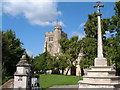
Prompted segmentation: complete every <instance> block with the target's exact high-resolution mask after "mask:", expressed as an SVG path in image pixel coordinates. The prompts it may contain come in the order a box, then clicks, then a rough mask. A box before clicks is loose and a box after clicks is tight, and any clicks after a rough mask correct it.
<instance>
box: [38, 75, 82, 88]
mask: <svg viewBox="0 0 120 90" xmlns="http://www.w3.org/2000/svg"><path fill="white" fill-rule="evenodd" d="M80 79H82V77H80ZM39 81H40V86H41V87H42V88H49V87H51V86H54V85H75V84H78V81H79V77H78V76H65V75H55V74H52V75H49V74H47V75H45V74H42V75H40V78H39Z"/></svg>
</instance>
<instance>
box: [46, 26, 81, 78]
mask: <svg viewBox="0 0 120 90" xmlns="http://www.w3.org/2000/svg"><path fill="white" fill-rule="evenodd" d="M62 38H67V34H66V33H65V32H63V31H62V26H55V27H54V31H50V32H46V34H45V42H44V52H46V51H47V52H49V53H50V54H51V55H52V56H56V55H60V54H61V51H60V48H61V46H60V44H59V42H58V40H60V39H62ZM81 57H82V53H80V54H79V55H78V59H77V60H76V62H77V64H76V66H75V68H74V70H69V72H68V75H77V76H79V75H80V71H81V70H80V65H79V63H80V59H81ZM67 70H68V68H66V70H65V71H64V74H65V73H66V72H67ZM48 72H49V71H48ZM50 72H51V71H50ZM50 72H49V73H50Z"/></svg>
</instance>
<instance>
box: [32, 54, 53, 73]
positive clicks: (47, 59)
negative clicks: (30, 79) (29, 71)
mask: <svg viewBox="0 0 120 90" xmlns="http://www.w3.org/2000/svg"><path fill="white" fill-rule="evenodd" d="M52 68H53V58H52V56H51V55H50V54H49V52H44V53H42V54H40V55H39V56H36V57H34V61H33V69H34V70H35V71H40V70H42V71H43V72H46V70H50V69H52Z"/></svg>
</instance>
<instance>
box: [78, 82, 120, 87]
mask: <svg viewBox="0 0 120 90" xmlns="http://www.w3.org/2000/svg"><path fill="white" fill-rule="evenodd" d="M79 83H80V84H87V85H112V86H116V85H120V83H93V82H84V81H79Z"/></svg>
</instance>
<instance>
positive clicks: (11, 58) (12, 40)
mask: <svg viewBox="0 0 120 90" xmlns="http://www.w3.org/2000/svg"><path fill="white" fill-rule="evenodd" d="M22 44H23V43H22V42H21V41H20V39H19V38H17V37H16V35H15V33H14V32H13V31H12V30H8V31H6V32H2V65H3V68H4V70H5V72H6V73H5V75H13V74H14V72H15V69H16V64H17V63H18V61H19V60H20V58H21V56H22V55H23V54H24V53H25V49H24V48H22Z"/></svg>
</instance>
